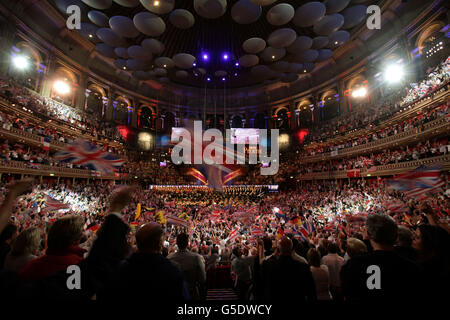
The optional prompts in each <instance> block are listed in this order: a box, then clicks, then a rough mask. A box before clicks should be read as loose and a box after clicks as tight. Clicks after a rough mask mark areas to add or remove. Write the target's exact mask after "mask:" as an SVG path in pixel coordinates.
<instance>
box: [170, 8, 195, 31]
mask: <svg viewBox="0 0 450 320" xmlns="http://www.w3.org/2000/svg"><path fill="white" fill-rule="evenodd" d="M169 20H170V23H172V24H173V25H174V26H175V27H177V28H178V29H189V28H190V27H192V26H193V25H194V23H195V18H194V16H193V15H192V13H190V12H189V11H187V10H184V9H176V10H174V11H172V13H171V14H170V16H169Z"/></svg>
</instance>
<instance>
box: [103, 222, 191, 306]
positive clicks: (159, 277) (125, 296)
mask: <svg viewBox="0 0 450 320" xmlns="http://www.w3.org/2000/svg"><path fill="white" fill-rule="evenodd" d="M163 243H164V231H163V229H162V228H161V226H160V225H159V224H158V223H156V222H151V223H147V224H145V225H143V226H142V227H141V228H139V230H138V231H137V232H136V244H137V248H138V250H137V252H136V253H134V254H132V255H131V257H130V258H129V259H127V260H126V262H125V263H124V264H123V265H122V266H121V268H120V269H119V271H118V273H117V276H116V277H114V278H113V279H112V281H111V283H110V285H109V286H108V287H107V289H106V290H105V295H106V299H110V300H120V301H123V300H125V301H134V302H135V301H147V302H150V301H151V302H154V301H164V302H166V303H177V302H180V301H183V300H186V299H188V295H187V294H186V293H185V292H186V290H185V288H184V283H183V274H182V272H181V271H180V269H179V268H178V267H177V266H175V265H174V264H173V263H172V262H170V261H169V260H168V259H166V258H165V257H163V256H162V254H161V249H162V247H163Z"/></svg>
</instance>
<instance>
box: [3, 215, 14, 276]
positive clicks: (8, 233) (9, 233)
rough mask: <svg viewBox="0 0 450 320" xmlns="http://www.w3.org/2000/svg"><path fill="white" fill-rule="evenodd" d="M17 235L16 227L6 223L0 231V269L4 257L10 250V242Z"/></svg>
mask: <svg viewBox="0 0 450 320" xmlns="http://www.w3.org/2000/svg"><path fill="white" fill-rule="evenodd" d="M16 237H17V227H16V226H15V225H14V224H12V223H8V224H7V225H6V226H5V228H4V229H3V231H2V232H1V233H0V270H1V269H3V268H4V264H5V260H6V257H7V256H8V254H9V252H10V251H11V246H12V243H13V242H14V239H15V238H16Z"/></svg>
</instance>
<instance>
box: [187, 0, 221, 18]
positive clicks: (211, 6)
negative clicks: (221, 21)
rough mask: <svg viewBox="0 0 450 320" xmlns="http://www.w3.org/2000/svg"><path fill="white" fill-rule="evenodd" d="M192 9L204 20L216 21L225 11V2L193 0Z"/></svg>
mask: <svg viewBox="0 0 450 320" xmlns="http://www.w3.org/2000/svg"><path fill="white" fill-rule="evenodd" d="M194 9H195V12H197V13H198V15H199V16H201V17H203V18H205V19H217V18H219V17H221V16H223V15H224V14H225V12H226V10H227V1H226V0H194Z"/></svg>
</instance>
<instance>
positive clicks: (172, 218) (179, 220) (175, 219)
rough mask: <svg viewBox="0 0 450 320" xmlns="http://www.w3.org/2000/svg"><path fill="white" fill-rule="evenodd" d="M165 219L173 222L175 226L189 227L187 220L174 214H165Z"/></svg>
mask: <svg viewBox="0 0 450 320" xmlns="http://www.w3.org/2000/svg"><path fill="white" fill-rule="evenodd" d="M166 220H167V223H171V224H174V225H177V226H181V227H185V228H189V222H188V221H186V220H184V219H182V218H179V217H176V216H167V217H166Z"/></svg>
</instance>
